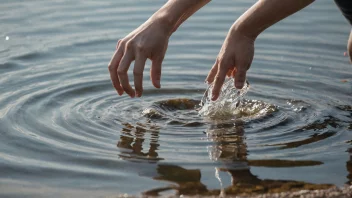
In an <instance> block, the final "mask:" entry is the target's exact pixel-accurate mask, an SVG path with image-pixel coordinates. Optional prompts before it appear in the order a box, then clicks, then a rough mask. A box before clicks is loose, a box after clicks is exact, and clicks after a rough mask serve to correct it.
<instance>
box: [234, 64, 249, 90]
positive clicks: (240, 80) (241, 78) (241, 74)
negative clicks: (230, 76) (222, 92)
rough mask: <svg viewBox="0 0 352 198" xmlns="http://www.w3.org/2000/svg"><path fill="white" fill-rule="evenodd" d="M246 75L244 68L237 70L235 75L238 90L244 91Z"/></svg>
mask: <svg viewBox="0 0 352 198" xmlns="http://www.w3.org/2000/svg"><path fill="white" fill-rule="evenodd" d="M246 73H247V70H246V69H243V68H239V69H237V72H236V74H235V87H236V88H237V89H242V88H243V86H244V82H245V81H246Z"/></svg>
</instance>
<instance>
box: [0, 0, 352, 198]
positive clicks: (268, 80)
mask: <svg viewBox="0 0 352 198" xmlns="http://www.w3.org/2000/svg"><path fill="white" fill-rule="evenodd" d="M164 2H165V0H164V1H147V0H139V1H137V0H132V1H112V0H105V1H82V0H76V1H68V0H57V1H44V0H37V1H0V3H1V4H0V5H1V6H0V20H1V24H0V90H1V92H0V126H1V127H0V137H1V139H0V170H1V171H0V173H1V174H0V195H2V196H5V195H8V196H10V195H14V196H20V197H22V196H23V195H28V196H30V197H38V196H43V197H47V196H48V195H51V196H58V197H60V196H83V195H84V196H87V197H95V196H98V195H99V196H115V195H119V194H124V193H127V194H129V195H141V194H147V195H158V194H159V195H165V194H166V195H175V194H212V195H218V194H220V193H225V194H236V193H242V192H240V191H241V189H242V190H243V189H248V190H250V189H251V188H252V186H254V187H255V188H256V191H253V192H254V193H260V192H274V191H275V190H278V189H280V188H281V187H282V188H283V189H286V190H290V189H295V188H296V189H299V188H304V187H307V186H308V187H307V188H313V187H314V188H315V187H316V188H324V187H326V186H328V185H318V184H333V185H338V186H341V185H343V184H345V183H351V182H352V157H351V154H352V145H351V144H352V131H351V130H352V98H351V95H352V67H351V65H349V64H348V58H347V57H344V56H343V53H344V51H345V48H346V47H345V46H346V41H347V37H348V33H349V31H350V26H349V25H348V23H347V22H346V21H345V19H344V18H343V17H342V16H341V14H340V13H339V12H338V10H337V8H336V6H335V5H334V4H333V2H330V1H316V2H315V3H314V4H313V5H311V6H310V7H308V8H306V9H305V10H303V11H301V12H299V13H297V14H295V15H294V16H292V17H290V18H288V19H286V20H284V21H282V22H280V23H278V24H277V25H275V26H274V27H272V28H270V29H269V30H267V31H266V32H265V33H263V34H262V35H261V36H260V37H259V38H258V40H257V42H256V54H255V59H254V62H253V64H252V68H251V70H250V71H249V73H248V80H249V82H250V83H251V88H250V90H249V92H248V94H247V95H246V98H245V100H244V101H243V105H242V106H241V107H240V108H239V109H237V110H236V112H235V116H234V118H233V119H231V120H214V119H207V118H205V117H201V116H199V114H198V112H197V108H198V107H199V106H198V104H199V101H200V99H201V98H202V96H203V93H204V90H205V88H206V86H205V85H204V84H203V81H204V79H205V77H206V74H207V72H208V70H209V68H210V67H211V66H212V64H213V62H214V60H215V58H216V55H217V53H218V51H219V49H220V47H221V44H222V42H223V40H224V38H225V36H226V33H227V30H228V28H229V27H230V25H231V24H232V23H233V21H234V20H235V19H236V18H237V17H238V16H239V15H240V14H241V13H243V12H244V11H245V10H246V9H247V8H248V7H250V6H251V5H252V4H253V3H254V1H252V0H251V1H245V0H241V1H226V0H217V1H213V2H211V3H210V4H209V5H207V6H206V7H205V8H204V9H202V10H201V11H200V12H198V13H197V14H196V15H195V16H193V17H192V18H191V19H190V20H189V21H187V22H186V23H185V24H183V25H182V26H181V28H180V29H179V30H178V31H177V32H176V33H175V34H174V35H173V36H172V38H171V40H170V46H169V49H168V52H167V55H166V58H165V61H164V64H163V76H162V89H160V90H156V89H155V88H153V87H152V85H151V83H150V81H149V78H147V77H145V82H144V85H145V92H144V94H143V97H142V98H140V99H130V98H128V97H126V96H123V97H119V96H117V94H116V92H115V91H114V90H113V88H112V86H111V83H110V80H109V75H108V72H107V63H108V62H109V60H110V57H111V55H112V53H113V50H114V49H115V44H116V41H117V40H118V39H119V38H122V37H123V36H125V35H126V34H128V33H129V32H130V31H132V30H133V29H134V28H136V27H137V26H138V25H139V24H141V23H142V22H143V21H144V20H146V19H147V17H148V16H150V15H151V14H152V13H153V12H154V11H156V10H157V9H158V8H159V7H160V6H161V5H162V4H163V3H164ZM149 67H150V63H148V65H147V69H148V68H149ZM185 68H187V69H185ZM313 184H317V185H313ZM243 185H244V186H245V187H244V186H243ZM309 185H311V186H310V187H309ZM236 186H240V187H241V188H236ZM312 186H313V187H312Z"/></svg>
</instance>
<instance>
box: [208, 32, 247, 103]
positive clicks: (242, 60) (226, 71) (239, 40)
mask: <svg viewBox="0 0 352 198" xmlns="http://www.w3.org/2000/svg"><path fill="white" fill-rule="evenodd" d="M253 56H254V39H253V38H251V37H248V36H245V35H244V34H242V33H241V32H239V31H237V30H236V29H235V28H231V29H230V31H229V33H228V35H227V37H226V39H225V41H224V44H223V45H222V47H221V50H220V53H219V55H218V57H217V58H216V62H215V64H214V65H213V67H212V68H211V70H210V72H209V74H208V77H207V79H206V82H208V83H212V82H213V81H214V80H215V82H214V88H213V92H212V98H211V100H213V101H215V100H216V99H217V98H218V97H219V93H220V90H221V87H222V85H223V84H224V81H225V77H226V75H227V76H231V77H234V78H235V84H234V86H235V87H236V88H238V89H242V87H243V86H244V83H245V81H246V73H247V70H248V69H249V67H250V66H251V63H252V60H253Z"/></svg>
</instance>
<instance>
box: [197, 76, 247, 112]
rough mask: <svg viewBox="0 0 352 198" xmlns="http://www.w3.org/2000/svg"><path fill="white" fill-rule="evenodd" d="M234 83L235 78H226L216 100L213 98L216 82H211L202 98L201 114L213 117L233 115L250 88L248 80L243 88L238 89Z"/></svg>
mask: <svg viewBox="0 0 352 198" xmlns="http://www.w3.org/2000/svg"><path fill="white" fill-rule="evenodd" d="M234 84H235V82H234V78H226V79H225V82H224V84H223V86H222V88H221V92H220V95H219V97H218V99H217V100H216V101H212V100H211V97H212V91H213V87H214V84H213V83H212V84H210V85H209V86H208V88H207V90H206V91H205V93H204V96H203V98H202V100H201V103H200V106H201V109H200V110H199V114H200V115H202V116H206V117H212V118H226V117H233V116H234V111H235V109H236V108H237V107H238V106H239V104H240V101H241V99H242V98H243V96H244V95H245V94H246V93H247V91H248V90H249V83H248V81H246V83H245V85H244V86H243V88H242V89H237V88H236V87H235V86H234Z"/></svg>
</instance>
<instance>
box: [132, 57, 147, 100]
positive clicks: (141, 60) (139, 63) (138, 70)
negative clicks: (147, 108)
mask: <svg viewBox="0 0 352 198" xmlns="http://www.w3.org/2000/svg"><path fill="white" fill-rule="evenodd" d="M146 61H147V58H146V57H143V56H142V55H137V57H136V60H135V62H134V68H133V76H134V88H135V90H136V96H137V97H141V96H142V92H143V71H144V65H145V62H146Z"/></svg>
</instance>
